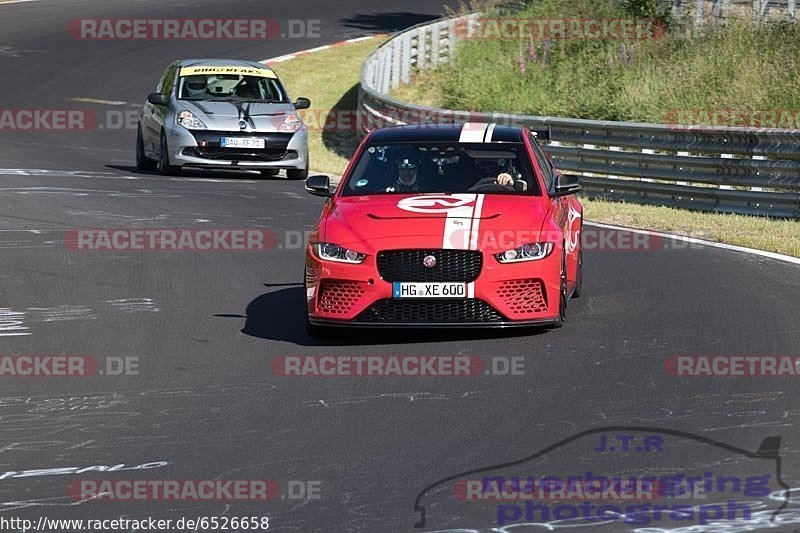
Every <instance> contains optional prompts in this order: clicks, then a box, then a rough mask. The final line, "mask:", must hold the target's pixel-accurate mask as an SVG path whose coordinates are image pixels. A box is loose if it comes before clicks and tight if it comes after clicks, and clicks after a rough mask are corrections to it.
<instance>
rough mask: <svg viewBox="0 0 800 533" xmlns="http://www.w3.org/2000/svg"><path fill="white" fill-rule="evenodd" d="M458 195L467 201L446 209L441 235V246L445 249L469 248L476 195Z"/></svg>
mask: <svg viewBox="0 0 800 533" xmlns="http://www.w3.org/2000/svg"><path fill="white" fill-rule="evenodd" d="M460 196H461V197H462V198H464V199H465V200H469V203H468V204H467V205H462V206H458V207H454V208H452V209H449V210H448V211H447V218H445V221H444V235H442V248H443V249H445V250H468V249H469V244H470V235H471V226H472V219H473V216H474V213H475V204H476V198H477V196H478V195H477V194H462V195H460Z"/></svg>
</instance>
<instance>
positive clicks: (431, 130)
mask: <svg viewBox="0 0 800 533" xmlns="http://www.w3.org/2000/svg"><path fill="white" fill-rule="evenodd" d="M579 188H580V186H579V184H578V180H577V178H576V177H575V176H570V175H566V174H560V173H559V172H558V170H556V169H555V167H554V166H553V162H552V161H551V159H550V157H549V156H548V155H547V154H546V153H545V152H544V151H543V150H542V148H541V146H540V145H539V143H538V142H537V139H536V135H535V134H534V133H532V132H531V131H529V130H528V129H526V128H519V127H507V126H500V125H495V124H477V123H467V124H457V125H455V124H454V125H436V126H432V125H425V126H403V127H396V128H386V129H381V130H375V131H373V132H371V133H369V134H368V135H367V136H366V137H365V138H364V140H363V141H362V143H361V145H360V146H359V148H358V150H357V151H356V153H355V155H354V156H353V159H352V160H351V161H350V164H349V165H348V168H347V170H346V171H345V173H344V176H342V179H341V181H340V183H339V185H338V187H336V188H335V190H333V188H332V187H331V185H330V181H329V179H328V177H327V176H311V177H309V178H308V179H307V180H306V190H307V191H308V192H310V193H311V194H315V195H318V196H325V197H328V198H329V200H328V202H327V203H326V204H325V208H324V209H323V211H322V216H321V217H320V220H319V222H318V224H317V226H316V227H315V228H314V230H313V231H312V232H311V234H310V237H309V240H308V245H307V258H306V268H305V294H306V305H307V326H308V331H309V334H311V335H312V336H318V335H321V334H323V333H328V332H329V329H328V328H329V327H331V326H347V327H414V328H417V327H469V328H473V327H508V326H529V325H539V324H541V325H552V326H561V325H562V324H563V323H564V319H565V313H566V307H567V300H568V299H569V298H570V297H575V296H579V295H580V292H581V278H582V275H581V267H582V260H581V256H582V253H581V247H580V242H581V229H582V220H583V207H582V205H581V203H580V202H579V201H578V199H577V198H576V197H575V196H574V193H575V192H577V191H578V190H579Z"/></svg>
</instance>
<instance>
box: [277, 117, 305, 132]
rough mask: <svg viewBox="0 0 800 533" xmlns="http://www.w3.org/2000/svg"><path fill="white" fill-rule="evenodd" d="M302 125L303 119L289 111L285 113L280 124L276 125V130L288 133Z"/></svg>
mask: <svg viewBox="0 0 800 533" xmlns="http://www.w3.org/2000/svg"><path fill="white" fill-rule="evenodd" d="M302 125H303V121H302V120H300V117H299V116H297V115H296V114H295V113H289V114H288V115H286V118H284V119H283V122H281V125H280V126H278V131H285V132H288V133H294V132H296V131H297V130H299V129H300V126H302Z"/></svg>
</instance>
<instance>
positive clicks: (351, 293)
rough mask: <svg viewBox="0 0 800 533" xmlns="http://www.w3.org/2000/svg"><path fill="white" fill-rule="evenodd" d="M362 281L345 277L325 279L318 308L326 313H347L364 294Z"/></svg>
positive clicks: (320, 291) (321, 287) (321, 286)
mask: <svg viewBox="0 0 800 533" xmlns="http://www.w3.org/2000/svg"><path fill="white" fill-rule="evenodd" d="M364 292H365V291H364V287H363V286H362V283H361V282H358V281H349V280H343V279H326V280H323V281H322V283H321V284H320V288H319V301H318V302H319V303H318V304H317V305H318V308H319V310H320V311H322V312H324V313H335V314H338V315H346V314H347V313H349V312H350V310H351V309H352V308H353V306H354V305H356V304H357V303H358V301H359V300H360V299H361V297H362V296H364Z"/></svg>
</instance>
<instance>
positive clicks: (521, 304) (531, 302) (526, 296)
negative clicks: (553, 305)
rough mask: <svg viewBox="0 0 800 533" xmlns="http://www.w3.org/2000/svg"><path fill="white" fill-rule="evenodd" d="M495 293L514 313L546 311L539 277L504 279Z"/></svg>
mask: <svg viewBox="0 0 800 533" xmlns="http://www.w3.org/2000/svg"><path fill="white" fill-rule="evenodd" d="M497 295H498V296H499V297H500V298H502V299H503V303H505V304H506V305H507V306H508V308H509V310H510V311H511V312H512V313H514V314H515V315H522V314H530V313H543V312H545V311H547V299H546V298H545V292H544V284H543V283H542V280H540V279H517V280H513V281H504V282H503V283H502V284H501V285H500V288H499V289H498V290H497Z"/></svg>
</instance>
